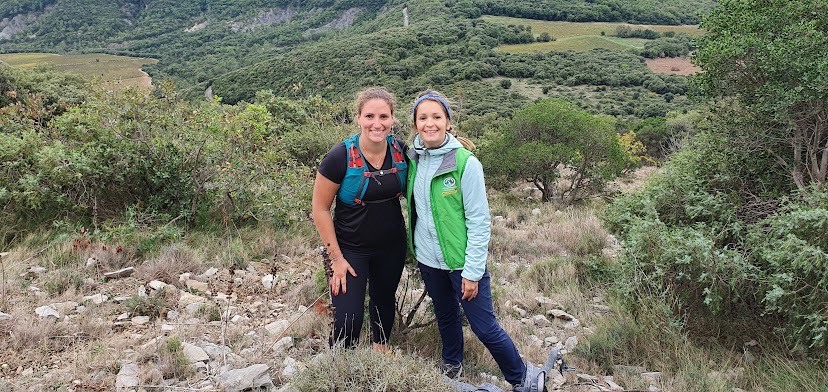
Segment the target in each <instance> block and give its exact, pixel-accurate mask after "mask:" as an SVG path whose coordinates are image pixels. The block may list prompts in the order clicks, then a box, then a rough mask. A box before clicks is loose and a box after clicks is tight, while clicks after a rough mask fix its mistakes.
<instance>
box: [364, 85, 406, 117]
mask: <svg viewBox="0 0 828 392" xmlns="http://www.w3.org/2000/svg"><path fill="white" fill-rule="evenodd" d="M372 99H381V100H383V101H385V103H387V104H388V106H389V107H390V108H391V114H394V109H395V108H396V106H397V99H396V98H394V94H391V93H390V92H389V91H388V90H386V89H384V88H382V87H369V88H366V89H365V90H362V91H360V92H358V93H357V95H356V109H357V110H356V114H357V116H359V115H360V114H362V108H363V107H364V106H365V103H366V102H368V101H370V100H372Z"/></svg>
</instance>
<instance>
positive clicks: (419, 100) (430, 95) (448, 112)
mask: <svg viewBox="0 0 828 392" xmlns="http://www.w3.org/2000/svg"><path fill="white" fill-rule="evenodd" d="M426 99H433V100H435V101H437V102H440V103H441V104H442V105H443V108H444V109H446V115H447V116H448V119H449V121H451V109H449V104H448V102H447V101H446V99H445V98H443V97H441V96H439V95H437V94H433V93H428V94H425V95H423V96H422V97H420V98H417V100H416V101H414V107H413V108H411V114H412V115H414V117H415V118H414V121H415V122H416V121H417V118H416V117H417V106H420V103H422V102H423V101H425V100H426Z"/></svg>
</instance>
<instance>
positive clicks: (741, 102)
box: [696, 0, 828, 189]
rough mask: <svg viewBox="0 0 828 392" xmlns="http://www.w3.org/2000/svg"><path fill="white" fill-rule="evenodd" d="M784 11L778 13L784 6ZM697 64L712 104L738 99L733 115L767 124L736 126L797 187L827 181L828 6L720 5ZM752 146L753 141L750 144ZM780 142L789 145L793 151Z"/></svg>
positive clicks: (803, 2) (801, 0) (807, 0)
mask: <svg viewBox="0 0 828 392" xmlns="http://www.w3.org/2000/svg"><path fill="white" fill-rule="evenodd" d="M783 7H784V9H785V12H778V10H779V9H781V8H783ZM703 27H704V28H705V29H707V31H708V34H706V35H705V36H704V37H703V38H701V39H700V40H699V51H698V54H697V55H696V62H697V63H698V64H699V66H701V68H702V69H703V70H704V72H703V73H701V74H700V76H699V78H698V83H699V86H700V87H701V88H702V89H703V91H704V92H705V94H706V95H707V96H708V97H711V98H728V97H730V98H733V99H735V100H736V102H737V103H738V105H731V106H737V107H740V108H741V109H742V110H743V112H742V113H740V112H736V111H734V112H731V113H730V114H729V115H731V116H737V117H740V118H751V123H753V124H763V125H762V126H761V127H759V126H754V127H749V128H747V129H745V130H742V129H740V128H739V127H733V128H732V129H733V131H734V132H735V133H738V134H739V135H740V137H741V138H742V140H743V141H744V142H745V143H746V144H747V145H746V146H745V147H746V148H757V147H758V148H763V149H765V150H768V151H773V152H774V153H775V154H777V155H778V160H779V161H780V162H782V164H783V166H784V168H785V170H788V171H789V172H790V173H791V177H792V179H793V181H794V182H795V183H796V184H797V186H798V187H799V188H800V189H804V188H805V187H806V186H807V185H808V184H810V183H816V184H824V183H825V182H826V180H828V154H826V153H825V151H826V149H827V148H828V120H826V119H828V59H826V57H825V56H824V55H823V54H824V53H825V52H826V51H828V5H826V3H825V2H824V1H820V0H797V1H792V2H789V1H781V0H774V1H770V2H766V1H755V0H750V1H733V0H728V1H722V2H721V3H720V4H719V7H718V8H717V11H716V12H713V13H712V14H711V15H710V17H709V18H707V19H706V20H705V22H704V25H703ZM752 140H753V141H752ZM779 140H787V141H788V146H787V150H788V151H779V147H781V146H784V144H783V143H779Z"/></svg>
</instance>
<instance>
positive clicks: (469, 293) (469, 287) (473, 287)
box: [460, 278, 477, 301]
mask: <svg viewBox="0 0 828 392" xmlns="http://www.w3.org/2000/svg"><path fill="white" fill-rule="evenodd" d="M460 290H462V291H463V299H464V300H467V301H471V300H472V299H474V297H477V282H475V281H473V280H468V279H466V278H463V283H462V286H461V287H460Z"/></svg>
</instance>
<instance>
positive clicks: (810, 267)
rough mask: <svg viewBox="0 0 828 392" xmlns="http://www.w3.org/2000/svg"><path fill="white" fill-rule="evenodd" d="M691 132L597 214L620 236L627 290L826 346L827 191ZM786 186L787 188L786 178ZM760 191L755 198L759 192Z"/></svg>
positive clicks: (711, 136)
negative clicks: (798, 187) (797, 188)
mask: <svg viewBox="0 0 828 392" xmlns="http://www.w3.org/2000/svg"><path fill="white" fill-rule="evenodd" d="M725 137H726V136H725V135H722V134H717V133H715V132H704V133H702V134H699V135H698V136H697V137H696V139H695V143H694V144H693V145H692V146H693V147H694V148H692V149H687V150H683V151H681V152H679V153H677V154H674V155H673V157H672V158H671V160H670V162H668V163H667V164H666V165H665V168H664V173H663V174H662V175H659V176H657V177H656V178H654V179H653V180H652V181H651V182H650V183H649V184H648V185H647V186H646V187H645V188H644V189H643V190H642V191H640V192H638V193H636V194H631V195H625V196H621V197H619V198H617V199H616V200H615V201H613V202H612V203H611V204H610V205H609V206H608V207H607V208H606V209H605V210H604V212H603V219H604V220H605V222H606V224H607V227H608V229H609V230H610V231H611V232H613V233H615V234H616V235H617V236H618V237H619V239H620V240H621V241H622V242H623V243H624V245H625V249H626V252H627V254H626V256H625V257H624V258H623V259H622V260H621V264H622V267H623V269H624V270H626V271H638V272H639V273H640V275H641V276H645V277H646V279H639V280H631V279H625V281H624V283H623V285H624V286H627V287H626V289H625V290H628V291H627V292H629V293H635V292H639V291H640V292H664V293H667V294H669V295H670V296H671V297H673V298H675V299H676V301H677V306H676V308H675V309H676V310H677V311H678V312H689V313H691V314H692V319H693V320H699V319H700V318H710V319H715V320H716V324H720V325H721V328H727V326H728V325H729V324H730V323H734V324H735V323H738V322H739V321H736V320H740V319H741V320H743V319H750V320H752V321H751V322H753V323H754V325H756V330H757V331H760V330H766V331H771V330H773V328H775V327H776V326H777V325H779V323H781V324H782V325H786V327H785V328H784V331H783V332H785V337H786V338H787V339H788V341H789V342H790V343H792V344H794V345H797V346H800V347H804V348H808V349H809V350H810V352H812V353H814V354H819V353H825V349H826V348H828V339H826V330H827V329H828V312H826V310H825V308H824V306H822V305H820V304H824V303H826V301H828V296H827V295H826V291H825V290H824V289H822V288H824V287H825V285H826V282H828V273H826V271H828V253H826V252H825V249H828V236H826V234H825V233H828V230H826V229H828V193H826V191H825V190H824V189H818V188H817V189H812V190H810V191H809V192H805V193H802V194H792V195H789V196H783V195H786V194H787V193H788V192H790V190H789V189H790V188H787V189H786V187H785V184H786V182H785V181H784V180H782V179H780V177H782V176H784V175H785V174H784V173H779V172H777V171H775V170H772V169H770V168H769V166H771V165H774V161H773V159H771V158H770V157H768V156H765V155H763V154H762V153H758V152H756V151H743V150H736V149H733V148H732V147H731V146H730V145H729V144H728V143H726V142H724V138H725ZM787 185H788V186H789V187H790V186H793V185H792V184H790V183H787ZM760 195H761V196H760Z"/></svg>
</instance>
